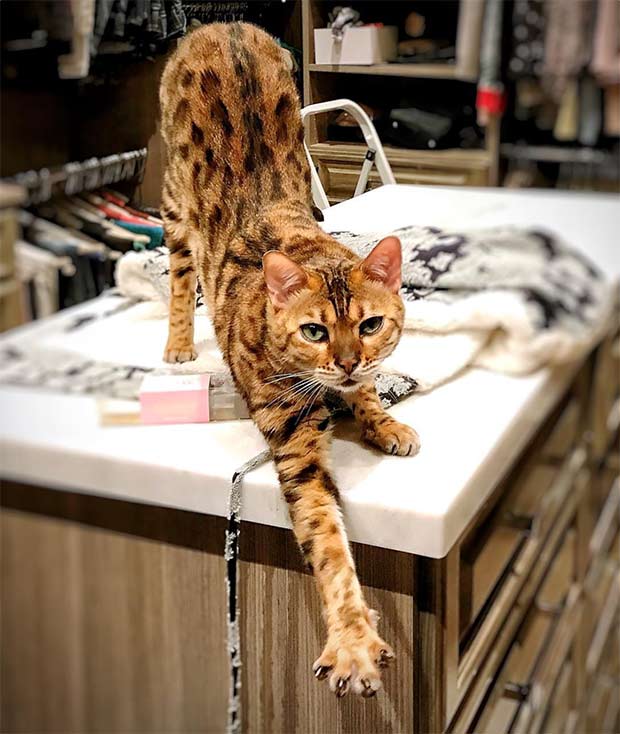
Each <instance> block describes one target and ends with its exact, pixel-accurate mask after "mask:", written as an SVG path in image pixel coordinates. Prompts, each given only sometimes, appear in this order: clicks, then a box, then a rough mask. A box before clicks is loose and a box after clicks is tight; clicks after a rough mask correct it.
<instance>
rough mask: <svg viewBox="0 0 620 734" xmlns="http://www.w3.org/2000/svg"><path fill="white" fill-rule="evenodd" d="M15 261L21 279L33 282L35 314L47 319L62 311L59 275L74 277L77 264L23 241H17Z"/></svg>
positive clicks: (33, 314)
mask: <svg viewBox="0 0 620 734" xmlns="http://www.w3.org/2000/svg"><path fill="white" fill-rule="evenodd" d="M15 263H16V269H17V277H18V279H19V281H20V282H21V283H22V284H23V285H26V284H28V283H31V284H32V288H33V297H32V300H33V301H34V307H33V308H31V316H32V317H36V318H44V317H45V316H51V315H52V314H53V313H56V311H58V307H59V301H58V275H59V273H62V274H63V275H65V276H66V277H71V276H72V275H74V273H75V266H74V265H73V262H72V260H71V258H70V257H67V256H63V257H58V256H57V255H52V254H51V253H49V252H46V251H45V250H42V249H41V248H40V247H36V246H35V245H31V244H30V243H28V242H24V241H23V240H18V241H17V242H16V243H15Z"/></svg>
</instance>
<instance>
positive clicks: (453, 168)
mask: <svg viewBox="0 0 620 734" xmlns="http://www.w3.org/2000/svg"><path fill="white" fill-rule="evenodd" d="M464 2H468V3H471V4H472V6H473V5H474V4H476V5H477V8H478V10H479V13H478V20H477V22H475V23H473V24H471V23H469V24H468V27H467V28H464V27H463V22H462V12H461V11H462V8H463V3H464ZM364 5H366V6H370V5H374V6H375V9H380V6H381V4H380V3H368V4H360V10H362V12H363V10H364ZM441 5H442V8H439V7H438V10H440V11H441V12H454V13H455V14H457V15H458V18H457V19H456V27H457V31H456V38H455V39H454V40H455V47H456V58H455V60H454V61H453V62H447V61H445V62H444V61H442V62H436V63H435V62H433V63H382V64H374V65H372V66H357V65H324V64H316V63H314V61H315V57H314V29H315V28H324V27H326V20H327V13H328V11H329V10H330V9H331V8H332V6H333V3H326V2H321V1H320V0H302V36H303V57H304V104H306V105H308V104H314V103H317V102H325V101H328V100H330V99H334V98H337V97H347V96H351V97H352V98H353V99H354V101H357V102H359V101H362V100H360V99H355V96H353V94H352V93H350V92H349V93H347V90H348V89H349V88H351V87H352V86H354V85H357V88H358V89H359V85H360V84H363V85H366V84H367V88H366V90H365V91H366V94H365V97H366V99H369V98H370V97H371V96H373V97H374V98H375V99H373V102H375V101H376V103H377V105H382V106H390V105H392V104H393V103H394V102H395V101H396V100H394V99H390V90H389V89H388V87H389V85H390V83H395V84H398V83H399V81H400V80H404V81H405V82H408V81H412V82H417V83H420V84H423V83H424V80H438V82H439V83H443V81H444V80H445V81H446V83H448V82H460V83H463V84H473V83H475V82H476V81H477V79H478V50H479V45H480V36H481V29H482V15H483V5H484V3H483V2H481V1H480V0H461V3H460V4H459V5H458V6H457V4H456V3H452V4H450V5H448V4H445V5H444V4H443V3H442V4H441ZM469 10H470V11H471V6H470V8H469ZM470 18H471V16H470ZM472 25H473V28H472ZM472 44H473V45H472ZM468 45H469V46H470V48H469V51H470V53H466V51H467V49H466V46H468ZM472 49H473V53H471V51H472ZM370 90H372V92H371V91H370ZM472 94H473V89H472ZM308 134H309V149H310V153H311V155H312V158H313V160H314V162H315V164H316V165H317V167H318V171H319V175H320V176H321V180H322V182H323V186H324V187H325V190H326V193H327V195H328V198H329V200H330V202H331V203H336V202H338V201H341V200H343V199H346V198H348V197H349V196H351V194H352V192H353V190H354V188H355V183H356V181H357V178H358V175H359V169H360V167H361V164H362V161H363V159H364V155H365V153H366V147H365V145H363V144H361V143H360V144H356V143H353V142H338V141H334V140H330V139H329V137H328V131H327V120H326V116H322V117H315V118H313V119H312V121H311V124H310V126H309V130H308ZM384 147H385V152H386V155H387V158H388V160H389V162H390V165H391V166H392V170H393V172H394V176H395V178H396V180H397V182H398V183H410V184H422V185H428V184H438V185H456V186H458V185H471V186H486V185H493V184H496V183H497V168H498V161H499V128H498V124H496V123H495V122H494V123H492V124H491V125H490V126H489V127H488V128H487V129H486V132H485V137H484V143H483V147H481V148H479V149H461V148H453V149H444V150H420V149H412V148H401V147H395V146H392V145H389V144H385V145H384ZM379 184H380V181H379V177H378V175H377V174H376V172H373V173H371V175H370V178H369V187H371V188H372V187H373V186H377V185H379Z"/></svg>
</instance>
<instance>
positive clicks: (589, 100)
mask: <svg viewBox="0 0 620 734" xmlns="http://www.w3.org/2000/svg"><path fill="white" fill-rule="evenodd" d="M602 117H603V110H602V94H601V88H600V87H599V86H598V84H597V83H596V82H595V81H594V79H593V78H592V77H591V76H586V77H583V78H582V79H581V80H580V82H579V142H580V143H581V144H582V145H587V146H590V147H592V146H594V145H596V143H597V141H598V138H599V135H600V134H601V127H602V124H603V120H602Z"/></svg>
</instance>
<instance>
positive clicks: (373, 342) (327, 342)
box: [263, 237, 404, 392]
mask: <svg viewBox="0 0 620 734" xmlns="http://www.w3.org/2000/svg"><path fill="white" fill-rule="evenodd" d="M263 269H264V273H265V280H266V283H267V288H268V291H269V296H270V300H271V306H272V308H271V309H270V314H269V327H270V330H271V335H272V338H273V341H274V343H275V344H276V345H277V346H278V348H279V349H280V350H281V352H282V354H281V357H282V364H283V365H285V366H286V370H283V371H286V372H291V373H293V372H294V373H298V374H299V376H300V377H302V378H305V379H306V380H308V382H309V384H312V383H314V384H315V385H317V384H320V385H323V386H325V387H330V388H334V389H337V390H340V391H343V392H347V391H354V390H356V389H357V388H358V387H359V385H360V384H361V383H365V382H372V381H373V379H374V376H375V374H376V372H377V370H378V368H379V366H380V364H381V362H382V361H383V360H384V359H385V358H386V357H387V356H388V355H389V354H391V352H392V351H393V350H394V347H395V346H396V344H397V343H398V340H399V339H400V335H401V332H402V327H403V317H404V308H403V303H402V300H401V298H400V296H399V295H398V290H399V288H400V284H401V247H400V242H399V240H398V239H397V238H396V237H386V238H385V239H384V240H382V241H381V242H380V243H379V244H378V245H377V246H376V247H375V248H374V250H373V251H372V252H371V253H370V255H368V257H367V258H366V259H365V260H362V261H361V262H360V263H358V264H357V265H351V264H350V263H346V264H343V265H342V266H341V267H339V268H333V267H326V268H325V269H324V270H322V269H317V270H310V269H308V268H302V267H301V266H299V265H298V264H297V263H295V262H293V261H292V260H290V259H289V258H288V257H287V256H286V255H284V254H283V253H281V252H278V251H271V252H268V253H266V255H265V256H264V259H263Z"/></svg>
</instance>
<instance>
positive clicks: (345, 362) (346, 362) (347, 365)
mask: <svg viewBox="0 0 620 734" xmlns="http://www.w3.org/2000/svg"><path fill="white" fill-rule="evenodd" d="M359 363H360V362H359V359H356V358H355V357H345V358H342V357H336V364H337V365H338V367H340V369H343V370H344V371H345V372H346V373H347V375H350V374H351V373H352V372H353V370H354V369H355V368H356V367H357V365H358V364H359Z"/></svg>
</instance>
